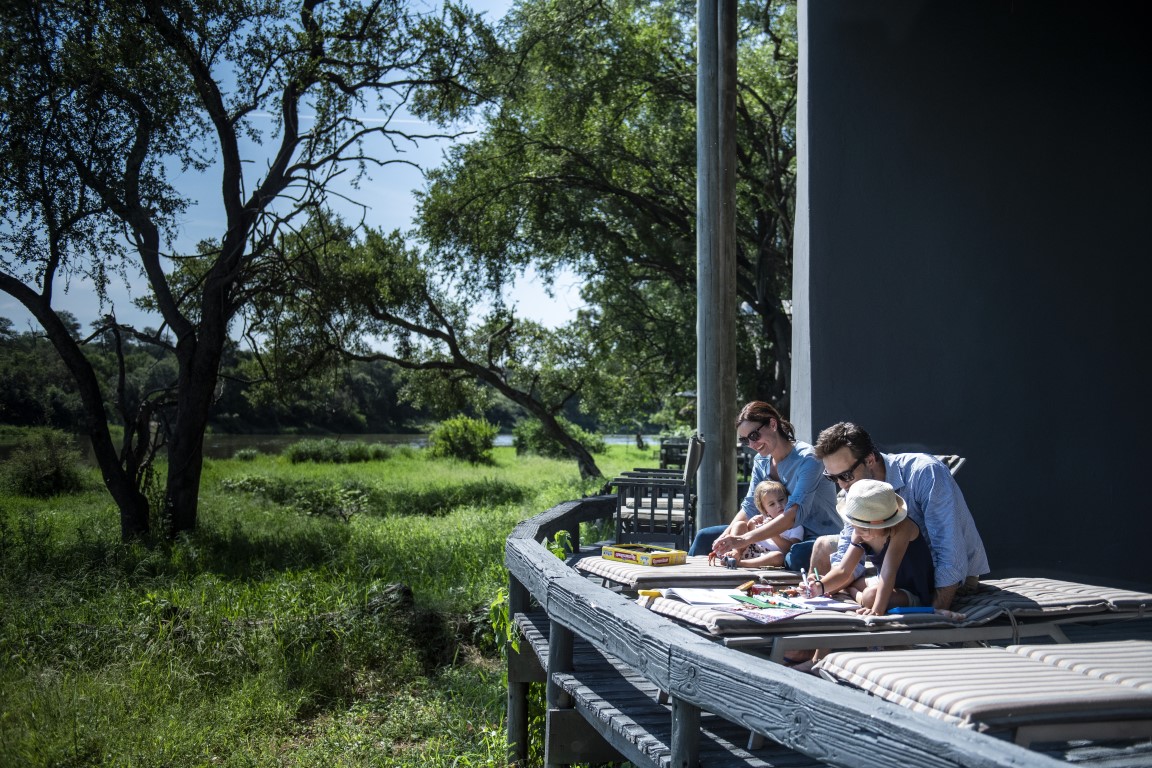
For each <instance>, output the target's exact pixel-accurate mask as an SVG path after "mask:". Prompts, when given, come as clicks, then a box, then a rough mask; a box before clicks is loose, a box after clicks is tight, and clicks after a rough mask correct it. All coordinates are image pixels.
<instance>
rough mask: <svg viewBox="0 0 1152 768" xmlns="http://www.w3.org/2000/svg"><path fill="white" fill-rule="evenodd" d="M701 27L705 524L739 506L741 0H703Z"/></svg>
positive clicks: (700, 417) (699, 228)
mask: <svg viewBox="0 0 1152 768" xmlns="http://www.w3.org/2000/svg"><path fill="white" fill-rule="evenodd" d="M696 25H697V47H698V53H697V62H698V63H697V72H696V173H697V177H696V413H697V429H698V430H699V432H700V434H701V436H703V438H704V440H705V441H706V442H707V443H708V445H709V448H710V450H708V451H706V453H705V457H704V461H703V462H702V463H701V465H700V471H699V474H698V476H697V485H698V489H699V490H698V494H697V496H698V518H697V522H698V528H703V527H706V526H709V525H718V524H720V523H723V522H726V521H727V520H728V518H730V517H731V515H732V514H733V512H734V511H735V508H736V451H735V443H736V438H735V430H734V427H733V424H732V420H733V418H734V417H735V413H736V296H735V293H736V242H735V240H736V215H735V208H736V182H735V179H736V168H735V160H736V137H735V130H736V128H735V120H736V117H735V115H736V0H698V2H697V6H696ZM713 446H714V447H713Z"/></svg>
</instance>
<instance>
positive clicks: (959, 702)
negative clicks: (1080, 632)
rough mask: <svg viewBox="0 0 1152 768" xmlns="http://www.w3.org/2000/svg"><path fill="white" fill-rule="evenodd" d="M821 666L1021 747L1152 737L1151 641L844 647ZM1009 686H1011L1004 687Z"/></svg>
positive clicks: (826, 672) (829, 674)
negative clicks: (888, 648) (875, 648)
mask: <svg viewBox="0 0 1152 768" xmlns="http://www.w3.org/2000/svg"><path fill="white" fill-rule="evenodd" d="M815 669H816V670H817V671H818V672H819V673H820V674H821V675H823V676H824V677H825V678H827V679H829V680H833V681H836V682H841V683H845V684H848V685H852V686H854V687H856V688H860V689H861V690H864V691H866V692H868V693H871V694H873V695H875V696H878V697H880V698H883V699H884V700H885V701H889V702H892V703H894V704H899V705H901V706H905V707H908V708H910V709H913V710H915V711H917V712H922V713H925V714H928V715H931V716H933V717H937V718H939V719H942V720H945V721H947V722H952V723H955V724H957V725H959V726H961V727H965V728H972V729H976V730H980V731H983V732H987V733H990V734H993V735H1007V736H1009V737H1014V739H1015V741H1016V743H1018V744H1020V745H1022V746H1027V745H1028V744H1030V743H1032V742H1037V741H1044V742H1068V741H1072V740H1076V739H1096V740H1100V739H1143V738H1148V737H1150V736H1152V643H1150V642H1147V641H1128V642H1121V643H1082V644H1075V645H1043V646H1027V645H1020V646H1008V647H1007V648H934V649H927V650H906V651H871V652H868V651H840V652H833V653H830V654H828V656H826V657H825V658H824V659H823V660H821V661H820V662H819V663H818V664H816V666H815ZM1006 683H1010V684H1006Z"/></svg>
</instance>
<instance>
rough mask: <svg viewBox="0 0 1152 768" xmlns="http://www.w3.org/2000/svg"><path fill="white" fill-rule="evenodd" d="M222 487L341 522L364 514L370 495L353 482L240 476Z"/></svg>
mask: <svg viewBox="0 0 1152 768" xmlns="http://www.w3.org/2000/svg"><path fill="white" fill-rule="evenodd" d="M222 486H223V488H224V490H226V491H239V492H242V493H252V494H257V495H259V496H262V497H264V498H266V499H269V500H270V501H274V502H276V503H277V504H279V505H281V506H283V507H287V508H289V509H292V510H295V511H297V512H299V513H301V514H305V515H311V516H313V517H331V518H335V519H338V520H342V521H344V522H348V521H349V520H350V519H351V518H352V516H353V515H355V514H359V513H362V512H364V510H365V509H366V508H368V506H369V503H370V502H369V499H370V496H371V490H370V489H369V488H367V487H365V486H364V485H363V484H362V483H360V482H357V481H354V480H344V481H342V482H336V483H333V482H328V483H318V482H316V481H313V480H296V481H293V480H285V479H280V478H270V477H260V476H256V475H242V476H240V477H237V478H233V479H228V480H225V481H224V482H223V483H222Z"/></svg>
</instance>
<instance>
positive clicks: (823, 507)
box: [688, 400, 843, 571]
mask: <svg viewBox="0 0 1152 768" xmlns="http://www.w3.org/2000/svg"><path fill="white" fill-rule="evenodd" d="M736 437H737V438H738V439H739V441H740V444H741V445H746V446H748V447H749V448H751V449H752V450H754V451H756V453H757V456H756V458H755V460H754V461H753V462H752V477H751V479H750V481H749V483H748V495H747V496H745V497H744V500H743V502H741V506H740V510H739V511H737V512H736V516H735V517H734V518H733V519H732V522H731V523H729V524H728V525H714V526H711V527H709V528H703V529H701V530H700V532H699V533H697V534H696V538H695V540H693V542H692V547H691V549H689V551H688V554H690V555H707V554H708V553H710V552H715V553H716V554H723V553H725V552H728V551H730V550H733V549H737V550H741V551H743V550H744V549H746V548H747V547H748V546H749V545H751V544H755V543H756V542H759V541H764V540H765V539H769V538H771V537H774V536H779V535H780V534H782V533H784V532H785V531H787V530H788V529H789V528H793V527H795V526H802V527H803V529H804V540H803V541H799V542H797V543H795V544H793V545H792V548H791V549H790V550H789V551H788V554H787V555H786V556H785V558H784V565H785V567H786V568H788V569H789V570H793V571H799V570H800V569H802V568H804V569H806V568H808V560H809V558H810V556H811V554H812V545H813V543H815V540H816V538H817V537H818V536H822V535H825V534H837V533H839V532H840V529H841V528H842V527H843V521H842V520H841V519H840V515H839V514H837V512H836V490H835V488H833V487H832V486H831V485H830V484H829V483H827V482H825V481H824V480H823V475H822V473H823V471H824V465H823V464H821V463H820V460H819V459H817V458H816V453H815V451H814V450H813V448H812V446H810V445H808V444H807V443H803V442H800V441H798V440H797V439H796V428H795V427H793V426H792V424H791V423H790V422H789V421H788V420H787V419H785V418H784V417H783V416H781V415H780V412H779V411H777V410H776V408H774V407H773V406H772V405H770V404H768V403H765V402H763V401H762V400H754V401H752V402H750V403H748V404H747V405H745V406H744V407H743V408H742V409H741V410H740V415H739V416H737V417H736ZM762 480H776V481H778V482H781V483H783V484H784V485H785V487H787V489H788V507H787V508H786V509H785V510H784V512H783V513H782V514H780V515H777V516H776V517H774V518H773V519H772V520H771V521H769V522H768V523H765V524H764V525H761V526H759V527H757V528H753V529H751V530H749V531H746V532H745V533H743V534H739V535H738V534H737V533H736V531H735V528H736V526H737V525H738V524H740V523H744V524H746V523H747V522H748V520H750V519H752V517H754V516H755V515H756V514H757V510H756V498H755V489H756V486H758V485H759V484H760V482H761V481H762ZM740 527H741V528H743V527H744V526H743V525H741V526H740Z"/></svg>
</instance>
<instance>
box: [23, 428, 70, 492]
mask: <svg viewBox="0 0 1152 768" xmlns="http://www.w3.org/2000/svg"><path fill="white" fill-rule="evenodd" d="M82 461H83V457H82V456H81V455H80V451H79V450H78V449H77V448H76V444H75V442H74V441H73V439H72V436H71V435H68V434H66V433H64V432H61V431H60V430H57V429H35V430H32V431H30V432H29V433H27V434H26V435H25V436H24V437H23V438H21V439H20V441H19V442H17V443H16V446H15V448H13V450H12V455H11V456H10V457H9V458H8V460H7V461H6V462H5V463H4V481H5V484H6V485H7V486H8V487H9V488H11V490H12V491H13V492H14V493H18V494H20V495H22V496H35V497H38V498H48V497H49V496H55V495H57V494H61V493H75V492H77V491H80V490H83V488H84V474H83V471H82V470H81V462H82Z"/></svg>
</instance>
